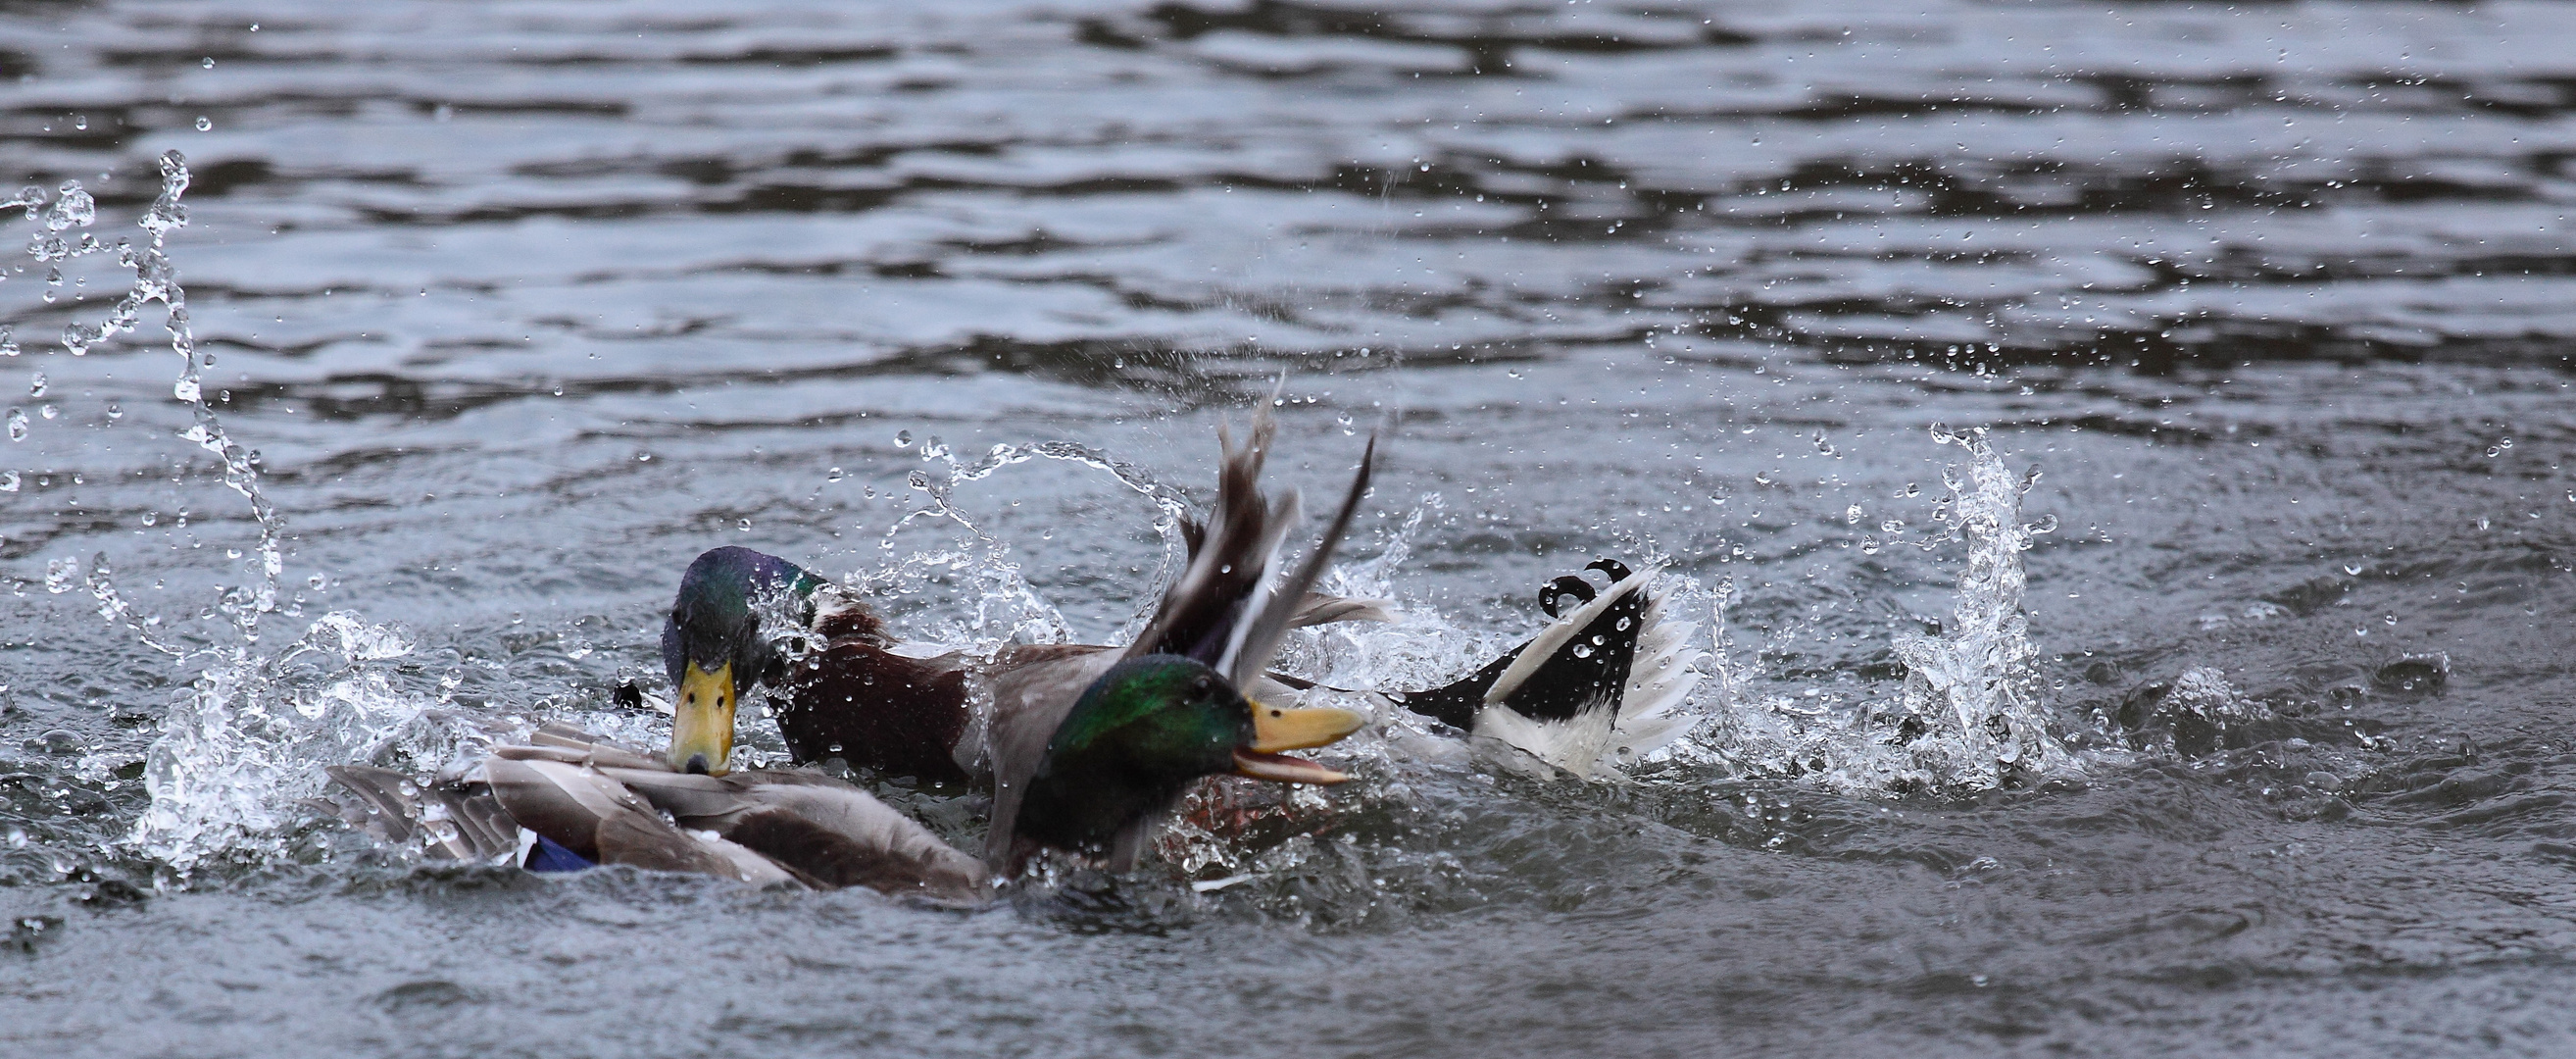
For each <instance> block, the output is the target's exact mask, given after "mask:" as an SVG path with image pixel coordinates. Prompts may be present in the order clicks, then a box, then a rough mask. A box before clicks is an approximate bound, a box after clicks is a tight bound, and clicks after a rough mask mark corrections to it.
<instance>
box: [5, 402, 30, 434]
mask: <svg viewBox="0 0 2576 1059" xmlns="http://www.w3.org/2000/svg"><path fill="white" fill-rule="evenodd" d="M9 440H11V441H25V440H27V413H26V412H25V411H23V410H21V409H16V408H12V409H10V410H9Z"/></svg>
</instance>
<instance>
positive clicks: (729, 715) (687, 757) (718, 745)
mask: <svg viewBox="0 0 2576 1059" xmlns="http://www.w3.org/2000/svg"><path fill="white" fill-rule="evenodd" d="M734 702H735V699H734V687H733V663H731V662H727V663H725V664H723V665H720V666H717V667H716V668H715V671H714V672H712V673H711V672H708V671H707V670H704V669H701V668H699V667H698V664H697V663H696V662H691V663H689V665H688V668H687V669H685V670H682V671H681V673H680V701H678V702H676V703H673V704H672V712H671V757H670V761H671V767H672V768H675V769H678V770H680V771H682V772H703V773H705V774H707V775H710V776H722V775H724V774H725V761H726V760H727V759H729V758H731V757H732V756H733V708H734Z"/></svg>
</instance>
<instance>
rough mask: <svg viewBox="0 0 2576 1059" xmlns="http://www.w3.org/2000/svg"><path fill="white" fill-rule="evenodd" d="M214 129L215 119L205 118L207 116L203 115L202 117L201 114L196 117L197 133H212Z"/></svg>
mask: <svg viewBox="0 0 2576 1059" xmlns="http://www.w3.org/2000/svg"><path fill="white" fill-rule="evenodd" d="M214 127H215V119H213V118H209V117H207V116H205V115H203V114H199V115H197V131H198V132H210V131H213V129H214Z"/></svg>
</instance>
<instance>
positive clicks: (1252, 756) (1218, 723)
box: [1016, 655, 1363, 855]
mask: <svg viewBox="0 0 2576 1059" xmlns="http://www.w3.org/2000/svg"><path fill="white" fill-rule="evenodd" d="M1362 721H1363V718H1361V717H1360V715H1358V714H1356V713H1352V712H1350V711H1348V710H1336V709H1291V708H1287V707H1278V706H1262V705H1258V704H1256V703H1254V702H1252V701H1251V700H1249V699H1246V698H1245V697H1244V696H1243V693H1242V692H1241V691H1239V690H1237V689H1236V688H1235V686H1234V685H1233V684H1231V683H1229V682H1227V681H1226V679H1225V678H1224V677H1223V676H1221V675H1219V674H1218V673H1217V671H1216V670H1214V669H1211V668H1209V667H1208V666H1206V665H1205V664H1202V663H1200V662H1197V661H1195V660H1192V659H1189V658H1184V657H1182V656H1179V655H1146V656H1144V657H1141V658H1133V659H1129V660H1127V661H1124V662H1120V663H1118V664H1117V665H1116V666H1114V667H1112V668H1111V669H1110V670H1109V671H1108V672H1107V673H1103V674H1101V675H1100V678H1099V679H1097V680H1094V681H1093V682H1092V683H1091V686H1090V687H1089V688H1088V689H1085V690H1084V692H1083V694H1082V698H1081V700H1079V701H1077V702H1076V703H1075V704H1074V707H1073V710H1072V711H1071V712H1070V713H1067V714H1066V715H1065V718H1064V722H1063V723H1062V724H1061V725H1059V726H1057V728H1056V731H1055V737H1054V738H1053V739H1051V740H1049V741H1048V742H1047V748H1046V756H1045V758H1044V759H1043V760H1041V761H1040V763H1039V765H1038V770H1037V773H1036V775H1035V776H1033V777H1032V778H1031V779H1030V781H1029V788H1028V793H1027V795H1026V796H1025V798H1024V799H1023V801H1022V803H1021V808H1020V813H1019V818H1018V820H1017V822H1016V830H1017V831H1018V833H1019V834H1020V835H1022V836H1024V837H1027V838H1031V839H1035V840H1037V841H1039V842H1041V843H1044V844H1046V845H1050V846H1055V847H1058V848H1062V849H1071V850H1076V851H1080V852H1084V853H1090V854H1095V855H1096V854H1101V853H1106V852H1108V851H1109V849H1110V847H1111V845H1112V843H1113V842H1115V841H1116V839H1117V838H1118V835H1119V832H1121V831H1122V830H1124V829H1126V828H1127V827H1129V826H1131V825H1133V824H1135V823H1136V822H1138V821H1140V820H1142V819H1144V818H1145V817H1146V816H1148V815H1149V814H1152V813H1155V812H1157V811H1160V810H1162V809H1165V808H1168V807H1169V806H1170V805H1171V804H1172V803H1173V802H1174V801H1175V800H1177V799H1178V798H1179V797H1180V795H1181V791H1182V789H1183V788H1184V787H1186V786H1188V784H1189V782H1190V781H1191V780H1194V779H1197V778H1199V777H1201V776H1213V775H1218V774H1221V773H1233V774H1236V775H1240V776H1250V777H1252V778H1255V779H1265V780H1271V781H1275V782H1280V783H1319V784H1324V783H1340V782H1342V781H1343V780H1345V779H1348V778H1349V777H1347V776H1344V775H1342V774H1341V773H1339V772H1335V771H1333V770H1331V769H1328V768H1325V767H1323V766H1321V765H1317V764H1315V763H1314V762H1311V761H1305V760H1301V759H1299V758H1293V757H1289V756H1287V755H1285V754H1282V753H1280V751H1283V750H1298V749H1303V748H1306V747H1315V746H1323V745H1325V744H1327V743H1330V742H1333V741H1334V740H1337V739H1340V738H1341V737H1343V736H1345V735H1349V734H1350V733H1351V732H1353V731H1356V730H1358V728H1359V726H1360V724H1361V723H1362Z"/></svg>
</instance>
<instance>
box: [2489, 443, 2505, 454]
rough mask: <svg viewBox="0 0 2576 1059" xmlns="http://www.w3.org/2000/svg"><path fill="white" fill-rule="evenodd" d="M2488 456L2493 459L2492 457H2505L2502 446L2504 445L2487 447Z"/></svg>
mask: <svg viewBox="0 0 2576 1059" xmlns="http://www.w3.org/2000/svg"><path fill="white" fill-rule="evenodd" d="M2487 455H2488V456H2491V457H2492V456H2501V455H2504V446H2502V445H2489V446H2487Z"/></svg>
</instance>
